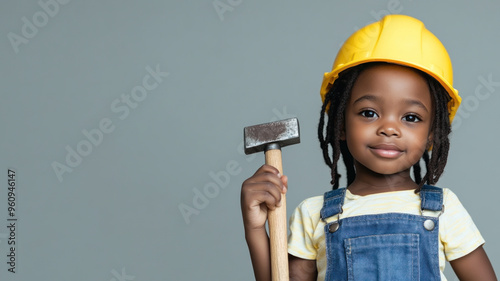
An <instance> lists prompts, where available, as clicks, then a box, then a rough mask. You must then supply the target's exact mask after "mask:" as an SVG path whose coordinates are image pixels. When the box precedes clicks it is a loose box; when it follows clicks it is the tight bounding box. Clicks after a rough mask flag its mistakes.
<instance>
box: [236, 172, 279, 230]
mask: <svg viewBox="0 0 500 281" xmlns="http://www.w3.org/2000/svg"><path fill="white" fill-rule="evenodd" d="M287 184H288V178H287V177H286V176H282V175H280V174H279V171H278V170H277V169H276V168H274V167H272V166H269V165H263V166H262V167H260V168H259V169H258V170H257V172H255V174H254V175H253V176H251V177H250V178H248V179H247V180H245V181H244V182H243V184H242V186H241V212H242V214H243V224H244V226H245V231H252V230H263V229H264V230H265V224H266V220H267V211H268V210H269V209H270V210H274V209H275V208H276V207H279V206H280V205H281V202H280V201H281V194H285V193H286V190H287Z"/></svg>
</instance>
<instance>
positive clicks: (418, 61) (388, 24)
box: [321, 15, 462, 123]
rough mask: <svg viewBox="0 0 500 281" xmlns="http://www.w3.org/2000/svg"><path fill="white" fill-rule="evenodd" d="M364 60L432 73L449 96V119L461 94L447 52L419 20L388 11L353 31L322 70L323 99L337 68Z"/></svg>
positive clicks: (334, 77) (360, 62) (340, 69)
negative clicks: (323, 73) (331, 65)
mask: <svg viewBox="0 0 500 281" xmlns="http://www.w3.org/2000/svg"><path fill="white" fill-rule="evenodd" d="M367 62H389V63H395V64H400V65H405V66H409V67H412V68H416V69H419V70H421V71H423V72H425V73H427V74H429V75H431V76H432V77H434V78H435V79H436V80H437V81H438V82H439V83H440V84H441V85H442V86H443V87H444V89H445V90H446V91H447V92H448V94H449V95H450V97H451V100H450V101H449V102H448V111H449V113H450V115H449V116H450V123H451V121H452V120H453V117H454V116H455V114H456V112H457V109H458V106H459V105H460V102H461V100H462V98H460V96H459V95H458V91H457V90H456V89H454V88H453V69H452V66H451V60H450V56H449V55H448V52H447V51H446V49H445V48H444V46H443V44H442V43H441V41H439V39H438V38H437V37H436V36H434V34H432V33H431V32H430V31H429V30H427V29H426V28H425V26H424V24H423V23H422V22H421V21H419V20H417V19H415V18H412V17H410V16H405V15H387V16H385V17H384V18H382V19H381V20H380V21H378V22H375V23H372V24H369V25H367V26H365V27H363V28H361V29H359V30H358V31H356V32H355V33H353V34H352V35H351V36H350V37H349V38H348V39H347V41H345V43H344V45H342V47H341V48H340V51H339V53H338V54H337V57H336V58H335V62H334V63H333V68H332V71H331V72H327V73H325V76H324V78H323V84H322V85H321V98H322V100H323V102H324V101H325V95H326V94H327V93H328V91H329V90H330V88H331V87H332V85H333V82H335V80H336V79H337V78H338V77H339V73H340V72H342V71H343V70H345V69H348V68H350V67H353V66H356V65H359V64H362V63H367Z"/></svg>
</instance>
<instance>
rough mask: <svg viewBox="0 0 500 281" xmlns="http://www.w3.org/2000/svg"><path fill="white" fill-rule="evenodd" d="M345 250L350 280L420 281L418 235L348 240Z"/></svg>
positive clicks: (392, 235)
mask: <svg viewBox="0 0 500 281" xmlns="http://www.w3.org/2000/svg"><path fill="white" fill-rule="evenodd" d="M344 249H345V254H346V261H347V275H348V280H349V281H370V280H386V281H391V280H395V281H396V280H397V281H403V280H408V281H413V280H416V281H418V280H420V277H419V269H420V265H419V235H418V234H404V233H403V234H384V235H371V236H363V237H356V238H347V239H344Z"/></svg>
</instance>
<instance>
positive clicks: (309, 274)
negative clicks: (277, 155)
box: [241, 15, 497, 281]
mask: <svg viewBox="0 0 500 281" xmlns="http://www.w3.org/2000/svg"><path fill="white" fill-rule="evenodd" d="M452 79H453V78H452V68H451V62H450V59H449V56H448V53H447V52H446V50H445V49H444V47H443V45H442V44H441V42H440V41H439V40H438V39H437V38H436V37H435V36H434V35H433V34H432V33H430V32H429V31H428V30H427V29H425V27H424V25H423V24H422V23H421V22H420V21H418V20H416V19H414V18H411V17H408V16H402V15H389V16H386V17H384V18H383V19H382V20H381V21H379V22H376V23H373V24H371V25H368V26H366V27H364V28H362V29H360V30H358V31H357V32H355V33H354V34H353V35H352V36H351V37H350V38H349V39H348V40H347V41H346V42H345V43H344V45H343V46H342V48H341V50H340V51H339V53H338V55H337V58H336V59H335V62H334V65H333V70H332V72H330V73H326V74H325V77H324V81H323V85H322V89H321V95H322V98H323V106H322V110H321V117H320V121H319V129H318V135H319V141H320V145H321V148H322V149H323V157H324V160H325V162H326V164H327V165H328V166H329V167H330V168H331V173H332V182H331V184H332V185H333V190H332V191H329V192H326V193H325V194H324V196H318V197H312V198H309V199H306V200H305V201H303V202H302V203H301V204H300V205H299V206H298V207H297V209H296V210H295V212H294V213H293V214H292V216H291V218H290V236H289V238H288V240H289V246H288V252H289V270H290V280H361V281H366V280H384V281H385V280H398V281H400V280H425V281H431V280H446V278H445V276H444V275H443V271H444V266H445V260H448V261H450V264H451V266H452V267H453V270H454V271H455V273H456V275H457V276H458V277H459V278H460V280H481V281H489V280H497V279H496V277H495V273H494V271H493V267H492V266H491V263H490V261H489V259H488V257H487V255H486V253H485V251H484V249H483V248H482V245H483V244H484V240H483V238H482V236H481V235H480V233H479V231H478V230H477V228H476V226H475V225H474V223H473V221H472V219H471V218H470V216H469V215H468V213H467V211H466V210H465V209H464V207H463V206H462V205H461V203H460V201H459V200H458V198H457V197H456V195H455V194H454V193H453V192H452V191H450V190H449V189H447V188H438V187H434V186H432V185H433V184H435V183H436V182H437V181H438V179H439V177H440V176H441V174H442V173H443V170H444V167H445V165H446V160H447V157H448V149H449V139H448V135H449V133H450V131H451V127H450V123H451V121H452V120H453V117H454V115H455V113H456V111H457V108H458V106H459V104H460V101H461V99H460V97H459V96H458V92H457V91H456V90H455V89H454V88H453V86H452ZM325 116H326V119H327V122H326V124H325ZM340 155H342V159H343V162H344V163H345V165H346V168H347V188H339V178H340V175H339V173H338V168H337V162H338V160H339V158H340ZM422 158H423V160H424V162H425V174H424V176H423V177H422V176H421V168H420V164H419V162H420V160H421V159H422ZM412 168H413V178H412V177H411V173H410V171H411V170H412ZM286 190H287V177H286V176H284V175H280V174H279V173H278V171H277V170H276V169H275V168H273V167H270V166H266V165H264V166H262V167H261V168H259V169H258V170H257V172H256V173H255V174H254V175H253V176H252V177H250V178H249V179H247V180H246V181H245V182H244V183H243V185H242V191H241V207H242V213H243V221H244V226H245V236H246V240H247V243H248V247H249V250H250V256H251V259H252V264H253V268H254V273H255V277H256V279H257V280H270V279H271V277H270V276H271V273H270V254H269V240H268V236H267V232H266V229H265V222H266V218H267V210H269V209H274V208H276V207H277V206H279V205H280V198H281V194H284V193H286Z"/></svg>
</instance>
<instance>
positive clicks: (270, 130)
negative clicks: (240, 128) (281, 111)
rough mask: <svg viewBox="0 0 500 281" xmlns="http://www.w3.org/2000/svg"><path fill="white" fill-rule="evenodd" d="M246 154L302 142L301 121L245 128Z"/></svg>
mask: <svg viewBox="0 0 500 281" xmlns="http://www.w3.org/2000/svg"><path fill="white" fill-rule="evenodd" d="M244 139H245V154H251V153H255V152H260V151H264V150H266V148H267V147H268V146H269V145H276V144H277V145H279V147H283V146H287V145H291V144H296V143H299V142H300V135H299V120H298V119H297V118H290V119H286V120H281V121H275V122H270V123H264V124H259V125H255V126H250V127H245V129H244Z"/></svg>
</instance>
